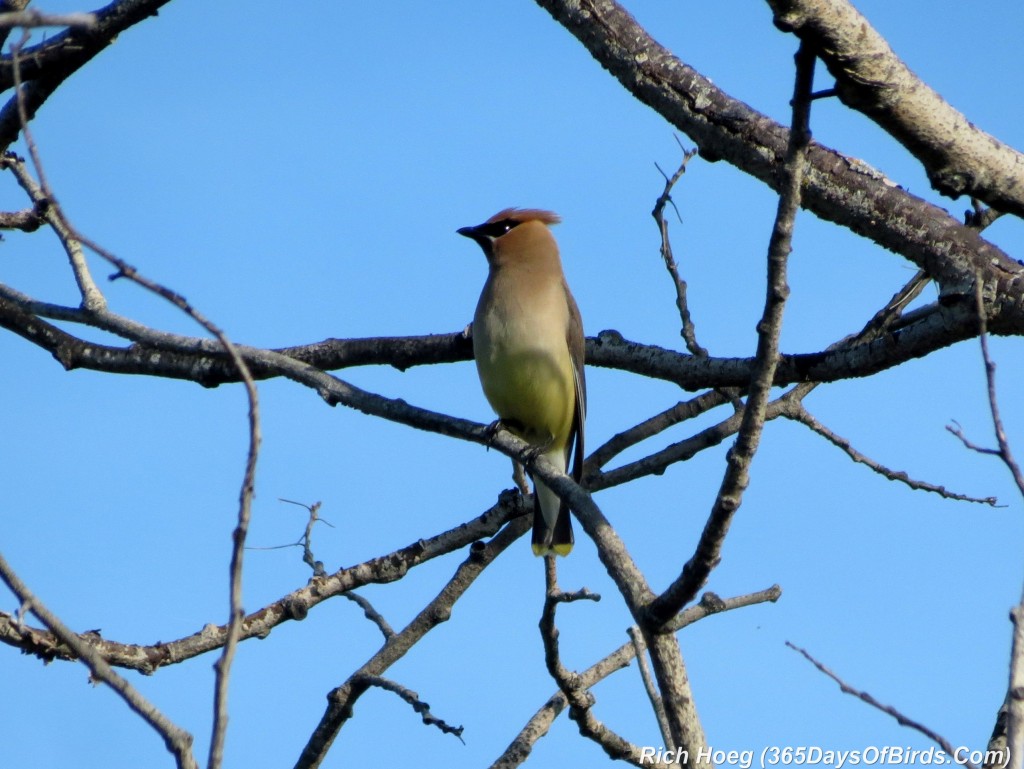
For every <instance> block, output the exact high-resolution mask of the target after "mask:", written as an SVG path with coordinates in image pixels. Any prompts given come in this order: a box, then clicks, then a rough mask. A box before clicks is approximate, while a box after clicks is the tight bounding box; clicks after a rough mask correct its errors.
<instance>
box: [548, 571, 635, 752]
mask: <svg viewBox="0 0 1024 769" xmlns="http://www.w3.org/2000/svg"><path fill="white" fill-rule="evenodd" d="M544 576H545V584H546V590H545V594H544V610H543V611H542V612H541V618H540V623H539V627H540V635H541V640H542V641H543V642H544V662H545V664H546V665H547V669H548V673H550V674H551V677H552V678H553V679H554V681H555V683H556V684H557V685H558V688H559V689H560V690H561V692H562V694H563V695H565V698H566V701H567V702H568V703H569V718H571V719H572V720H573V721H575V722H576V725H577V727H578V728H579V731H580V734H581V735H583V736H584V737H586V738H587V739H589V740H592V741H594V742H595V743H597V744H598V745H600V746H601V748H602V749H603V750H604V752H605V753H607V754H608V755H609V756H610V757H612V758H615V759H620V760H622V761H628V762H629V763H631V764H633V765H634V766H649V765H650V764H649V763H646V764H645V763H644V760H643V754H642V752H641V749H640V748H639V747H638V746H636V745H634V744H633V743H631V742H629V741H628V740H626V739H624V738H623V737H622V736H620V735H619V734H616V733H615V732H614V731H612V730H611V729H609V728H608V727H607V726H606V725H605V724H603V723H601V721H599V720H598V719H597V717H596V716H595V715H594V712H593V706H594V703H595V702H596V700H595V698H594V695H593V694H591V693H590V691H589V690H588V689H587V687H585V686H583V683H582V680H581V678H580V675H579V673H575V672H573V671H571V670H569V669H568V668H566V667H565V665H564V664H563V663H562V659H561V656H560V655H559V645H558V628H557V627H556V626H555V608H556V607H557V606H558V604H560V603H566V602H570V601H576V600H580V599H590V600H598V599H599V597H595V596H594V594H593V593H590V592H589V591H588V590H586V589H583V590H580V591H577V592H575V593H565V592H563V591H562V590H561V589H560V588H559V587H558V577H557V566H556V562H555V557H554V556H550V555H549V556H546V557H545V559H544Z"/></svg>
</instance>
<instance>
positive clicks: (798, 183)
mask: <svg viewBox="0 0 1024 769" xmlns="http://www.w3.org/2000/svg"><path fill="white" fill-rule="evenodd" d="M814 60H815V59H814V52H813V51H812V50H811V48H810V46H808V45H807V44H805V43H801V45H800V50H799V51H798V52H797V54H796V78H795V81H796V82H795V85H794V88H793V127H792V129H791V131H790V143H789V147H788V149H787V151H786V163H785V166H784V176H785V182H784V186H783V190H782V194H781V195H780V196H779V206H778V212H777V214H776V217H775V224H774V227H773V228H772V235H771V239H770V241H769V244H768V281H767V292H766V297H765V305H764V313H763V315H762V317H761V321H760V323H758V327H757V328H758V340H757V355H756V360H757V365H756V367H755V373H754V376H753V378H752V379H751V382H750V388H749V394H748V396H747V404H746V408H745V409H744V411H743V414H742V422H741V425H740V430H739V433H738V434H737V436H736V443H735V444H734V445H733V447H732V449H730V451H729V454H728V457H727V459H726V462H727V467H726V472H725V476H724V477H723V478H722V485H721V487H720V489H719V492H718V496H717V498H716V499H715V502H714V505H713V506H712V509H711V514H710V515H709V516H708V520H707V523H706V524H705V526H704V531H703V532H702V533H701V537H700V541H699V542H698V544H697V548H696V550H695V551H694V554H693V556H692V557H691V558H690V560H689V561H687V562H686V564H685V565H684V566H683V570H682V572H681V573H680V575H679V577H677V578H676V580H675V581H674V582H673V583H672V584H671V585H670V586H669V587H668V588H667V589H666V590H665V592H664V593H662V594H661V595H660V596H658V597H657V598H656V599H655V600H654V601H653V602H652V603H651V605H650V607H649V609H648V617H649V620H650V621H651V622H652V623H653V624H654V625H655V626H660V625H664V624H665V623H666V622H668V621H669V620H670V619H671V618H672V616H673V615H675V614H676V613H678V612H679V610H680V609H681V608H682V607H683V606H684V605H685V604H687V603H688V602H689V601H690V600H692V599H693V597H694V596H695V595H696V594H697V591H698V590H699V589H700V588H701V587H702V586H703V585H704V583H705V581H706V580H707V578H708V575H709V574H710V573H711V570H712V569H713V568H715V566H717V565H718V561H719V559H720V557H721V550H722V544H723V543H724V541H725V537H726V535H727V534H728V533H729V526H730V524H731V523H732V518H733V516H734V515H735V513H736V511H737V510H738V509H739V506H740V503H741V502H742V499H743V492H744V490H745V489H746V487H747V484H748V483H749V467H750V462H751V460H752V459H753V457H754V454H755V453H756V451H757V448H758V444H759V442H760V438H761V431H762V428H763V427H764V421H765V416H766V414H767V410H768V402H769V399H770V397H771V387H772V382H773V381H774V379H775V367H776V365H777V364H778V355H779V335H780V333H781V331H782V315H783V309H784V308H785V304H786V299H787V297H788V296H789V286H788V285H787V283H786V262H787V259H788V257H789V253H790V251H791V250H792V249H791V243H792V238H793V227H794V222H795V221H796V212H797V210H798V208H799V206H800V194H801V192H800V191H801V187H802V185H803V178H804V166H805V164H806V159H807V146H808V143H809V142H810V138H811V137H810V123H809V121H810V110H811V101H810V95H811V91H812V90H813V88H812V86H813V80H814Z"/></svg>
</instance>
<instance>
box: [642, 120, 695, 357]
mask: <svg viewBox="0 0 1024 769" xmlns="http://www.w3.org/2000/svg"><path fill="white" fill-rule="evenodd" d="M676 143H677V144H678V145H679V149H681V150H682V151H683V159H682V161H681V162H680V163H679V168H677V169H676V172H675V173H674V174H672V176H669V175H668V174H666V173H665V172H664V171H662V170H661V168H660V167H659V166H658V165H657V164H655V167H656V168H658V171H660V172H661V175H662V176H664V177H665V189H664V190H662V192H661V194H660V195H659V196H658V199H657V200H656V201H655V203H654V210H653V211H651V216H653V217H654V221H655V222H657V224H658V232H659V234H660V235H661V258H662V260H663V261H664V262H665V269H667V270H668V274H669V275H670V276H671V278H672V283H673V285H674V286H675V289H676V307H677V308H678V310H679V319H680V321H681V323H682V326H681V328H680V330H679V333H680V335H681V336H682V337H683V341H684V342H685V343H686V349H687V350H689V351H690V352H691V353H692V354H693V355H698V356H700V357H702V358H704V357H707V354H708V351H707V350H706V349H705V348H703V347H701V346H700V344H699V343H698V342H697V334H696V330H695V329H694V326H693V319H692V318H691V317H690V309H689V306H688V305H687V302H686V281H685V280H683V278H682V276H681V275H680V274H679V266H678V265H677V264H676V260H675V256H674V255H673V254H672V241H671V240H670V239H669V235H668V222H667V221H665V206H667V205H668V204H669V203H671V204H672V207H673V208H675V210H676V216H678V217H679V219H680V221H682V217H681V216H680V215H679V209H678V208H676V203H675V201H674V200H672V188H673V187H675V185H676V182H678V181H679V180H680V179H681V178H682V177H683V174H684V173H686V166H687V165H688V164H689V162H690V161H691V160H692V159H693V158H694V157H695V156H696V154H697V148H696V147H694V148H693V149H691V150H687V149H686V148H685V147H683V144H682V142H680V141H679V137H678V136H677V137H676Z"/></svg>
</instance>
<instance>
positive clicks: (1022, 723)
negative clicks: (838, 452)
mask: <svg viewBox="0 0 1024 769" xmlns="http://www.w3.org/2000/svg"><path fill="white" fill-rule="evenodd" d="M974 297H975V306H976V309H977V313H978V340H979V341H980V343H981V358H982V362H983V363H984V366H985V384H986V391H987V395H988V405H989V411H990V412H991V415H992V428H993V431H994V432H995V436H996V446H997V447H998V448H996V449H994V450H993V449H982V448H979V447H977V446H974V445H973V444H972V443H971V442H970V441H968V440H967V438H966V437H965V436H964V434H963V431H962V430H960V429H959V426H957V429H955V430H954V429H953V428H951V427H947V428H946V429H947V430H950V431H951V432H953V434H954V435H956V436H957V437H959V438H960V440H961V441H963V443H964V445H965V446H967V447H968V448H972V449H974V450H975V451H979V452H981V453H985V454H994V455H996V456H998V457H999V458H1000V459H1001V460H1002V462H1003V464H1004V465H1006V468H1007V469H1008V470H1009V471H1010V475H1011V476H1013V482H1014V483H1015V484H1016V485H1017V490H1018V491H1019V492H1020V494H1021V497H1022V498H1024V474H1022V473H1021V469H1020V465H1018V464H1017V460H1016V458H1014V455H1013V450H1012V449H1011V447H1010V440H1009V438H1008V437H1007V435H1006V428H1005V427H1004V426H1003V418H1002V416H1001V414H1000V410H999V397H998V390H997V388H996V364H995V361H994V360H993V359H992V355H991V353H990V352H989V347H988V315H987V313H986V311H985V296H984V282H983V279H982V276H981V274H980V273H979V274H978V275H977V277H976V279H975V281H974ZM1010 619H1011V621H1012V622H1013V641H1012V643H1011V647H1010V676H1009V683H1008V685H1007V700H1008V701H1007V703H1006V708H1007V714H1006V715H1007V717H1006V742H1007V750H1008V751H1009V755H1010V769H1021V766H1022V765H1024V591H1022V593H1021V598H1020V601H1019V602H1018V604H1017V605H1016V606H1014V607H1013V609H1011V611H1010Z"/></svg>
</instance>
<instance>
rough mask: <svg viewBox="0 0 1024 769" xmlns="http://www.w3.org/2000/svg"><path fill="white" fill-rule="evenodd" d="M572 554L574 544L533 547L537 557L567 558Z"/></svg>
mask: <svg viewBox="0 0 1024 769" xmlns="http://www.w3.org/2000/svg"><path fill="white" fill-rule="evenodd" d="M571 552H572V543H571V542H570V543H568V544H564V545H533V554H534V555H536V556H537V557H540V556H542V555H561V556H566V555H569V553H571Z"/></svg>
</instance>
